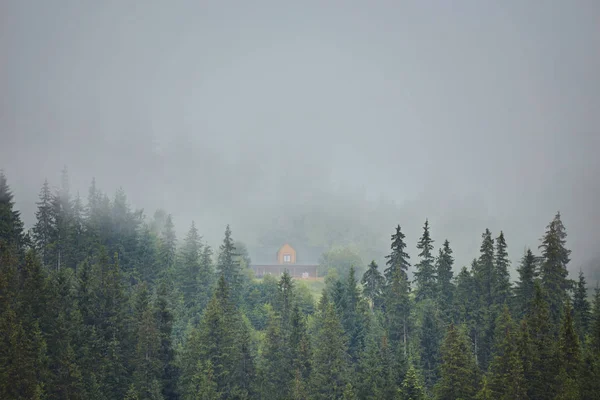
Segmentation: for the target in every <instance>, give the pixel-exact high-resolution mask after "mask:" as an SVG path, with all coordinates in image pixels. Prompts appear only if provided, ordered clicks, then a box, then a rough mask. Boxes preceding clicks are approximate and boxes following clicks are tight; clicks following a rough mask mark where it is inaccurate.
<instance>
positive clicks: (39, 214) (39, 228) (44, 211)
mask: <svg viewBox="0 0 600 400" xmlns="http://www.w3.org/2000/svg"><path fill="white" fill-rule="evenodd" d="M36 204H37V206H38V209H37V211H36V212H35V218H36V223H35V225H34V226H33V228H32V233H33V235H32V237H33V241H34V243H35V246H36V248H37V249H38V251H39V253H40V255H41V258H42V262H43V264H44V266H46V267H49V266H50V265H53V264H54V263H53V255H54V254H53V251H52V247H53V244H54V240H55V238H56V225H55V223H54V214H53V212H52V211H53V210H52V192H51V191H50V185H49V184H48V180H47V179H46V180H45V181H44V185H43V186H42V189H41V190H40V195H39V201H38V202H37V203H36Z"/></svg>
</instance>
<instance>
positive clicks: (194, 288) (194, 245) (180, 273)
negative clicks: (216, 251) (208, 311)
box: [177, 222, 202, 313]
mask: <svg viewBox="0 0 600 400" xmlns="http://www.w3.org/2000/svg"><path fill="white" fill-rule="evenodd" d="M201 254H202V243H201V242H200V235H199V234H198V229H196V225H195V224H194V222H192V226H191V227H190V230H189V231H188V234H187V236H186V238H185V240H184V242H183V248H182V249H181V262H180V263H179V266H178V270H177V280H178V283H179V285H178V286H179V289H180V290H181V292H182V293H183V301H184V306H185V308H186V309H188V310H190V311H191V312H193V313H194V312H198V310H197V299H198V294H199V287H198V283H199V282H198V276H199V274H200V262H201V260H200V256H201Z"/></svg>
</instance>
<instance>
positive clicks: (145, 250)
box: [135, 224, 161, 283]
mask: <svg viewBox="0 0 600 400" xmlns="http://www.w3.org/2000/svg"><path fill="white" fill-rule="evenodd" d="M158 251H159V248H158V238H157V237H156V236H155V234H154V233H153V232H152V231H151V230H150V227H149V226H148V225H147V224H144V225H143V226H142V227H141V229H140V233H139V235H138V237H137V244H136V252H137V255H136V257H135V258H136V260H137V265H136V266H135V268H136V270H137V272H138V273H139V274H140V279H141V280H144V281H146V282H150V283H153V282H155V281H156V280H157V279H158V274H159V268H160V266H161V265H160V263H159V254H158Z"/></svg>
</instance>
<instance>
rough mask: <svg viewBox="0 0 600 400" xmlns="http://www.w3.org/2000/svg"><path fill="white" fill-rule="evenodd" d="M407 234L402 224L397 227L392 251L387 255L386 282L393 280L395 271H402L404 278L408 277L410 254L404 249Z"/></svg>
mask: <svg viewBox="0 0 600 400" xmlns="http://www.w3.org/2000/svg"><path fill="white" fill-rule="evenodd" d="M404 238H405V235H404V233H402V231H401V228H400V225H398V226H397V227H396V233H395V234H393V235H392V245H391V249H392V252H391V253H390V254H389V255H387V256H385V258H387V261H386V263H385V264H386V265H387V266H388V267H387V268H386V269H385V270H384V271H383V274H384V276H385V279H386V283H387V284H389V283H390V282H391V281H392V278H393V276H394V273H395V271H397V270H398V271H400V273H401V275H402V276H403V277H404V279H408V275H407V271H408V267H409V266H410V264H409V262H408V259H409V258H410V257H409V256H408V254H407V253H406V252H405V251H404V249H405V248H406V243H404Z"/></svg>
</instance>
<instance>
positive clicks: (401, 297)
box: [385, 269, 411, 357]
mask: <svg viewBox="0 0 600 400" xmlns="http://www.w3.org/2000/svg"><path fill="white" fill-rule="evenodd" d="M409 291H410V287H409V285H408V280H407V279H406V277H405V275H404V274H403V273H402V270H400V269H397V270H395V272H394V275H393V276H392V278H391V281H390V283H389V285H388V287H387V289H386V297H385V316H386V324H385V325H386V331H387V336H388V338H389V339H390V343H391V345H392V348H393V349H394V350H396V349H400V348H401V349H402V352H403V354H404V356H405V357H406V356H407V355H408V341H409V338H408V336H409V333H410V320H409V318H410V309H411V303H410V298H409Z"/></svg>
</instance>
